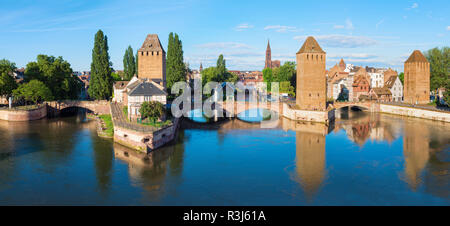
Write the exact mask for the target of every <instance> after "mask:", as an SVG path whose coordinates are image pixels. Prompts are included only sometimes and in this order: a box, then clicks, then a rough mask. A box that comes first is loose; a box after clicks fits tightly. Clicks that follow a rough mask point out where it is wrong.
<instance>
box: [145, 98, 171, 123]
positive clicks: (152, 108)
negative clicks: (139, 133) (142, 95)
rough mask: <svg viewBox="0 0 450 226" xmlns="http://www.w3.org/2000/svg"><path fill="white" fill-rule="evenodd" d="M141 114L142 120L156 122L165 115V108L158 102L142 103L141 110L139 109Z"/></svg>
mask: <svg viewBox="0 0 450 226" xmlns="http://www.w3.org/2000/svg"><path fill="white" fill-rule="evenodd" d="M139 113H141V118H142V119H145V118H149V119H151V120H153V121H156V120H157V119H159V118H162V117H163V116H164V114H165V107H164V105H163V104H162V103H160V102H158V101H149V102H147V101H145V102H144V103H142V105H141V108H140V109H139Z"/></svg>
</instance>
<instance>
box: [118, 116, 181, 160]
mask: <svg viewBox="0 0 450 226" xmlns="http://www.w3.org/2000/svg"><path fill="white" fill-rule="evenodd" d="M179 120H180V118H175V119H174V121H173V124H172V126H168V127H166V128H163V129H160V130H157V131H154V132H139V131H136V130H132V129H126V128H122V127H119V126H116V125H115V126H114V141H115V142H117V143H119V144H122V145H124V146H127V147H130V148H133V149H136V150H139V151H142V152H150V151H152V150H155V149H157V148H159V147H161V146H163V145H165V144H167V143H169V142H170V141H172V140H173V139H174V138H175V134H176V132H177V129H178V125H179Z"/></svg>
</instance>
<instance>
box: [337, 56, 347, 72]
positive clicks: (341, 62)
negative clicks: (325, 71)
mask: <svg viewBox="0 0 450 226" xmlns="http://www.w3.org/2000/svg"><path fill="white" fill-rule="evenodd" d="M346 67H347V65H346V64H345V62H344V59H342V58H341V61H340V62H339V68H340V69H341V70H342V71H343V70H345V68H346Z"/></svg>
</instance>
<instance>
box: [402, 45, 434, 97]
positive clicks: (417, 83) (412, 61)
mask: <svg viewBox="0 0 450 226" xmlns="http://www.w3.org/2000/svg"><path fill="white" fill-rule="evenodd" d="M404 73H405V82H404V83H405V84H404V88H403V94H404V99H403V100H404V102H405V103H408V104H416V103H417V104H427V103H429V102H430V63H429V62H428V60H427V58H426V57H425V56H424V55H423V54H422V53H421V52H420V51H419V50H414V52H413V53H412V54H411V56H410V57H409V58H408V60H406V62H405V69H404Z"/></svg>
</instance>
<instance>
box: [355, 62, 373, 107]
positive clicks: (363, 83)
mask: <svg viewBox="0 0 450 226" xmlns="http://www.w3.org/2000/svg"><path fill="white" fill-rule="evenodd" d="M361 69H363V68H362V67H361ZM364 71H365V70H364ZM352 88H353V99H352V100H353V101H360V100H361V96H368V95H369V91H370V80H369V79H368V77H367V76H365V75H364V74H358V75H357V76H356V77H355V80H354V81H353V84H352Z"/></svg>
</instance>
